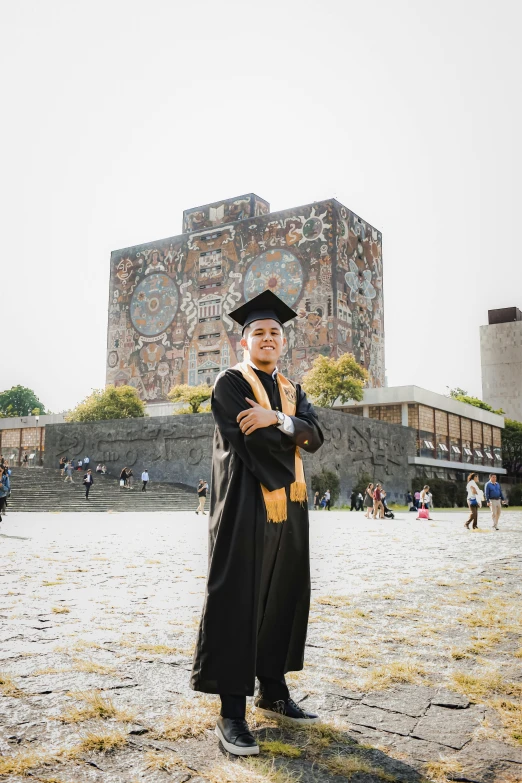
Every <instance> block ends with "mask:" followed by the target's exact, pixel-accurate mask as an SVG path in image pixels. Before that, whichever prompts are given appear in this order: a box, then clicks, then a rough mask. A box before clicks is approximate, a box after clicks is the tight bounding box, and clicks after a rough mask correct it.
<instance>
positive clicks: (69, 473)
mask: <svg viewBox="0 0 522 783" xmlns="http://www.w3.org/2000/svg"><path fill="white" fill-rule="evenodd" d="M73 470H74V468H73V464H72V462H71V461H70V460H69V462H68V463H67V465H66V466H65V479H64V481H65V483H67V481H70V482H71V484H74V481H73V479H72V474H73Z"/></svg>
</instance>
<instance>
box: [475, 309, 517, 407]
mask: <svg viewBox="0 0 522 783" xmlns="http://www.w3.org/2000/svg"><path fill="white" fill-rule="evenodd" d="M480 358H481V364H482V399H483V400H484V402H487V403H488V405H491V407H492V408H495V409H496V410H503V411H504V413H505V414H506V416H507V417H508V418H509V419H516V420H517V421H522V312H521V311H520V310H519V309H518V307H504V308H502V309H500V310H489V311H488V324H487V325H486V326H481V327H480Z"/></svg>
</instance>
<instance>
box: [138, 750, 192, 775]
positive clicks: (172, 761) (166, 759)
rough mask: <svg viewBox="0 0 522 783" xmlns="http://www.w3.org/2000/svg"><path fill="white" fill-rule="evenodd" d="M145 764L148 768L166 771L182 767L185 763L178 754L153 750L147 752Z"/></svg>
mask: <svg viewBox="0 0 522 783" xmlns="http://www.w3.org/2000/svg"><path fill="white" fill-rule="evenodd" d="M145 766H146V768H147V769H159V770H163V771H164V772H172V771H173V770H174V769H176V767H182V766H184V764H183V761H182V760H181V759H180V758H179V757H178V756H173V755H172V754H171V755H168V754H167V753H160V752H158V751H154V750H151V751H148V752H147V753H145Z"/></svg>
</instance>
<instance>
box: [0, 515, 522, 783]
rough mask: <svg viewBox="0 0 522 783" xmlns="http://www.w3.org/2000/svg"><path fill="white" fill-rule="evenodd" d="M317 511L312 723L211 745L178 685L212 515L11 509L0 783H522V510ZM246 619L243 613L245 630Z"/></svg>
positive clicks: (192, 697)
mask: <svg viewBox="0 0 522 783" xmlns="http://www.w3.org/2000/svg"><path fill="white" fill-rule="evenodd" d="M434 517H435V518H434V520H433V521H432V522H418V521H415V515H414V514H408V513H406V512H404V513H399V514H398V515H397V517H396V519H395V520H394V521H388V520H383V521H373V520H366V519H364V517H363V515H362V513H350V512H346V511H338V512H336V511H332V512H330V513H328V512H312V513H311V540H312V564H311V570H312V591H313V592H312V608H311V614H310V626H309V635H308V646H307V656H306V665H305V669H304V671H303V672H299V673H293V674H290V675H289V677H288V680H289V682H290V684H291V687H292V693H293V695H294V698H295V699H296V701H302V700H304V702H303V706H304V705H306V706H307V707H309V708H310V709H313V710H317V711H318V712H320V714H321V716H322V718H323V720H324V723H323V724H321V725H319V726H318V727H316V728H315V729H311V728H308V729H299V730H296V729H295V728H292V727H288V726H282V727H281V726H278V725H277V724H275V723H271V722H270V721H267V720H265V719H262V720H257V722H255V717H254V713H252V714H251V715H249V719H251V722H252V725H253V726H254V727H255V733H256V735H257V736H258V738H259V740H260V742H261V748H262V750H261V755H260V756H259V758H257V759H253V760H247V761H245V760H239V761H236V760H233V759H231V758H229V757H227V756H226V754H224V753H223V752H222V751H221V750H220V748H219V747H218V745H217V741H216V739H215V737H214V735H213V733H212V729H213V725H214V721H215V717H216V715H217V712H218V700H217V698H216V697H209V696H204V695H201V694H194V693H193V692H192V691H190V689H189V687H188V682H189V673H190V668H191V657H192V649H193V645H194V641H195V634H196V628H197V623H198V619H199V614H200V610H201V605H202V601H203V594H204V585H205V572H206V559H207V533H206V525H207V519H208V518H207V517H198V516H196V515H195V514H193V513H184V512H177V513H171V514H168V513H154V514H141V513H128V514H126V513H121V514H111V513H91V514H79V513H77V514H74V513H71V514H67V513H63V514H52V513H49V514H38V513H18V514H16V513H11V514H8V516H7V517H6V518H5V519H4V521H3V522H2V523H1V525H0V596H1V597H0V694H1V696H0V780H8V781H10V783H11V782H12V783H18V782H21V781H25V782H26V783H27V780H28V779H31V780H33V781H34V780H37V781H48V783H51V782H53V783H84V782H85V783H87V781H92V782H93V783H97V782H98V781H104V782H105V783H136V782H137V781H147V782H149V781H150V783H156V781H157V782H158V783H162V782H163V781H165V783H166V782H167V781H171V782H173V783H182V782H185V781H190V782H191V783H204V781H207V782H209V783H228V781H230V782H231V783H236V782H237V783H243V781H245V783H249V782H250V781H252V782H254V781H256V782H259V783H265V782H268V781H272V783H291V782H292V781H297V780H301V781H303V783H310V782H311V781H317V782H318V783H326V782H327V781H329V782H330V783H334V781H340V780H351V781H353V782H354V783H370V782H372V781H412V783H413V782H414V781H419V782H420V781H426V780H435V781H444V780H452V779H453V780H460V781H477V783H479V782H480V783H486V781H501V782H507V781H522V707H521V698H520V697H521V694H522V671H521V668H522V667H521V664H522V601H521V594H522V587H521V579H520V576H521V571H522V513H520V512H504V513H503V515H502V519H501V530H500V531H499V532H495V531H492V530H491V527H490V521H489V516H488V514H487V513H484V512H483V513H481V514H480V517H479V525H480V529H479V530H478V531H477V532H469V531H467V530H464V528H463V521H464V519H465V514H464V512H460V513H443V512H439V513H437V512H435V514H434ZM238 622H239V621H238Z"/></svg>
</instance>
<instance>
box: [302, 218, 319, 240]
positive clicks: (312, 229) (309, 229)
mask: <svg viewBox="0 0 522 783" xmlns="http://www.w3.org/2000/svg"><path fill="white" fill-rule="evenodd" d="M322 230H323V221H322V220H321V219H320V218H318V217H311V218H308V220H307V221H306V223H305V224H304V225H303V236H304V238H305V239H309V240H311V239H317V237H318V236H321V232H322Z"/></svg>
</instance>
